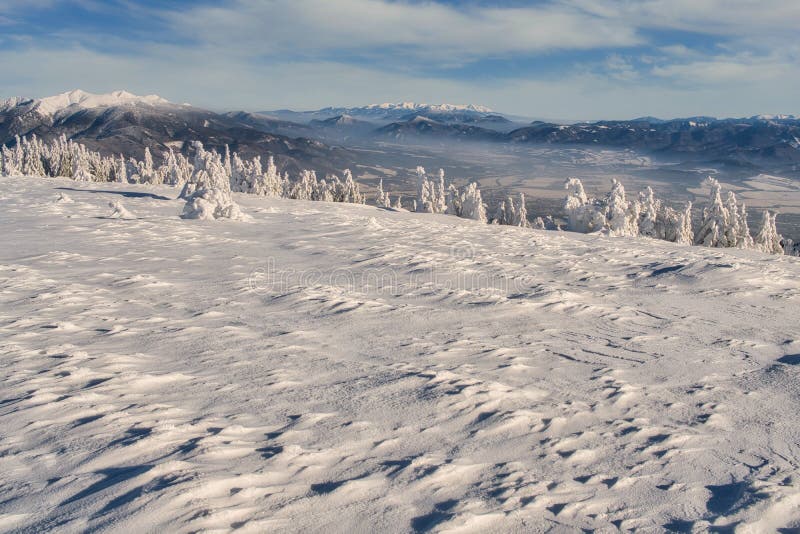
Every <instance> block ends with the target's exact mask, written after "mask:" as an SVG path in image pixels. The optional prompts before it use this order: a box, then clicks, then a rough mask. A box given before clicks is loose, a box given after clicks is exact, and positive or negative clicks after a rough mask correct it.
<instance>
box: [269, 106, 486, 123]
mask: <svg viewBox="0 0 800 534" xmlns="http://www.w3.org/2000/svg"><path fill="white" fill-rule="evenodd" d="M263 113H264V114H267V115H272V116H275V117H279V118H281V119H284V120H291V121H295V122H311V121H312V120H317V121H320V120H326V119H330V118H333V117H338V116H349V117H353V118H354V119H357V120H363V121H369V122H373V123H378V124H387V123H390V122H395V121H405V120H408V119H409V117H415V116H418V115H423V116H426V117H430V118H435V119H436V120H438V121H441V122H468V121H469V122H472V121H476V120H479V119H481V118H485V117H490V116H494V117H501V115H500V114H498V113H495V112H493V111H492V110H491V109H489V108H487V107H484V106H476V105H456V104H417V103H415V102H399V103H385V104H370V105H367V106H361V107H352V108H343V107H338V108H335V107H328V108H322V109H318V110H315V111H299V112H298V111H289V110H276V111H265V112H263Z"/></svg>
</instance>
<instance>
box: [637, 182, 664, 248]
mask: <svg viewBox="0 0 800 534" xmlns="http://www.w3.org/2000/svg"><path fill="white" fill-rule="evenodd" d="M639 204H640V205H641V212H640V215H639V235H643V236H646V237H653V238H656V239H664V234H665V232H664V228H663V227H662V225H661V224H660V221H659V212H660V211H661V201H659V200H658V199H656V197H655V194H654V193H653V188H652V187H650V186H648V187H647V188H646V189H645V190H644V191H643V192H641V193H639Z"/></svg>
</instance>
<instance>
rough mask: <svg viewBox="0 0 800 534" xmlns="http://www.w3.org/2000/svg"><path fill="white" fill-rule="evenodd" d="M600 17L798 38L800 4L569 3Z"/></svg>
mask: <svg viewBox="0 0 800 534" xmlns="http://www.w3.org/2000/svg"><path fill="white" fill-rule="evenodd" d="M565 2H566V3H567V4H568V5H571V6H573V7H575V8H579V9H582V10H584V11H585V12H586V13H589V14H592V15H594V16H598V17H607V18H613V19H615V20H617V21H618V22H619V23H622V24H629V25H632V26H634V27H636V28H662V29H663V28H668V29H674V30H683V31H689V32H696V33H699V34H707V35H729V36H734V37H741V36H746V35H754V34H758V35H760V36H765V34H769V35H775V34H784V35H793V36H796V35H797V28H798V26H800V2H796V1H794V0H757V1H754V0H565Z"/></svg>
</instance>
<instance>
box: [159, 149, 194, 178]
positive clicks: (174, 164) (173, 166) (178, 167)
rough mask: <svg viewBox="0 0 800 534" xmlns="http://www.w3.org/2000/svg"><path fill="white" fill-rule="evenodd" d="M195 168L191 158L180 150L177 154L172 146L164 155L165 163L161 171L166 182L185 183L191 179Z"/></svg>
mask: <svg viewBox="0 0 800 534" xmlns="http://www.w3.org/2000/svg"><path fill="white" fill-rule="evenodd" d="M193 170H194V169H193V168H192V165H191V163H189V160H188V159H186V157H185V156H184V155H183V154H181V153H180V152H179V153H178V154H175V152H174V151H173V150H172V147H170V148H169V152H167V153H166V154H165V155H164V164H163V165H162V168H161V169H160V173H161V175H162V176H163V181H164V183H165V184H168V185H183V184H185V183H186V182H188V181H189V180H190V179H191V176H192V171H193Z"/></svg>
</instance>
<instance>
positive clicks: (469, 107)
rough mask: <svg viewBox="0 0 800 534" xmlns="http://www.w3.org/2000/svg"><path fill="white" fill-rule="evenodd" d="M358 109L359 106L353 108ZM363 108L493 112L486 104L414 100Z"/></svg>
mask: <svg viewBox="0 0 800 534" xmlns="http://www.w3.org/2000/svg"><path fill="white" fill-rule="evenodd" d="M353 109H359V108H353ZM363 109H381V110H398V109H399V110H403V111H416V112H428V111H431V112H436V113H442V112H446V111H474V112H476V113H494V112H493V111H492V110H491V109H490V108H487V107H486V106H476V105H474V104H418V103H416V102H384V103H383V104H369V105H367V106H364V107H363Z"/></svg>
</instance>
